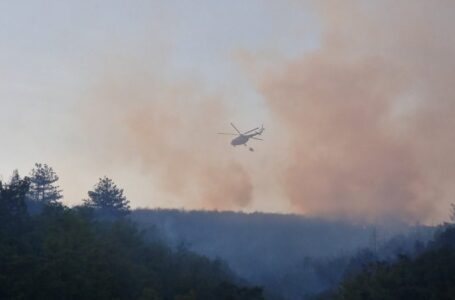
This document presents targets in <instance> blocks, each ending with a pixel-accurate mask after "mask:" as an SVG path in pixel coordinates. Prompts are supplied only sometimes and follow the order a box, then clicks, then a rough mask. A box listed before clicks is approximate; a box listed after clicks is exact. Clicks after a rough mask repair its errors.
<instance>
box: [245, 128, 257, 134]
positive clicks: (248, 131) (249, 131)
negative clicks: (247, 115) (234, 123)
mask: <svg viewBox="0 0 455 300" xmlns="http://www.w3.org/2000/svg"><path fill="white" fill-rule="evenodd" d="M258 129H259V127H256V128H254V129H251V130H248V131H247V132H245V133H244V134H248V133H250V132H253V131H255V130H258Z"/></svg>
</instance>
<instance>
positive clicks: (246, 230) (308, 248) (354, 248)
mask: <svg viewBox="0 0 455 300" xmlns="http://www.w3.org/2000/svg"><path fill="white" fill-rule="evenodd" d="M132 218H133V219H134V220H135V221H136V222H137V223H138V224H139V225H140V226H141V227H142V228H155V229H156V230H157V231H158V232H160V233H161V235H162V238H163V239H165V240H166V241H167V242H168V243H169V244H171V245H173V246H174V247H177V246H178V245H180V246H181V245H184V246H185V247H187V248H189V249H190V250H192V251H195V252H197V253H200V254H203V255H206V256H208V257H211V258H217V257H219V258H221V259H223V260H225V261H226V262H228V264H229V266H230V267H231V268H232V269H233V270H234V271H235V272H236V273H238V274H239V275H240V276H242V277H243V278H245V279H247V280H249V281H250V282H252V283H254V284H260V285H263V286H265V287H266V288H267V287H268V288H269V290H273V291H275V292H277V293H278V294H280V295H281V296H283V295H286V298H287V299H299V298H298V297H300V296H302V297H303V295H304V294H306V293H310V294H311V293H316V292H319V291H322V290H324V289H327V288H329V287H331V285H332V284H334V283H335V282H336V281H337V280H339V279H340V278H339V277H341V275H342V272H343V271H344V268H345V267H346V264H347V261H348V258H349V257H350V256H352V255H353V254H354V253H356V252H358V251H359V250H360V249H364V248H373V247H379V246H380V245H384V244H386V241H389V240H390V239H391V238H392V237H394V239H395V240H396V242H394V244H393V245H395V248H397V249H401V248H403V249H404V248H406V247H407V246H406V245H408V244H412V243H411V242H408V240H409V239H411V240H414V239H421V240H428V239H429V237H430V236H431V230H427V229H425V227H419V228H418V229H417V228H415V227H411V226H407V225H404V224H388V225H387V226H385V225H384V226H377V227H375V226H372V225H364V224H353V223H349V222H341V221H327V220H324V219H320V218H309V217H304V216H299V215H285V214H272V213H238V212H218V211H183V210H172V209H153V210H149V209H138V210H135V211H134V212H133V213H132ZM398 234H402V236H397V235H398ZM393 251H395V250H393ZM393 251H392V252H393ZM400 251H401V250H400ZM341 258H343V259H342V260H340V259H341ZM335 267H336V268H338V269H337V270H333V272H326V270H325V269H324V268H326V269H327V268H332V269H333V268H335ZM322 269H324V270H322ZM326 273H329V274H326ZM330 273H333V274H330ZM334 276H335V277H334ZM300 299H301V297H300Z"/></svg>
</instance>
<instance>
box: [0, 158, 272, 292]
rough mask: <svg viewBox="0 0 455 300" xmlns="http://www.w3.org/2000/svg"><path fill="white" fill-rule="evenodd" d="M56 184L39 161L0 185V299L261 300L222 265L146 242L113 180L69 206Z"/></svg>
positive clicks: (156, 241) (255, 289)
mask: <svg viewBox="0 0 455 300" xmlns="http://www.w3.org/2000/svg"><path fill="white" fill-rule="evenodd" d="M57 181H58V176H57V175H56V174H55V172H54V171H53V169H52V168H51V167H49V166H47V165H45V164H36V165H35V168H34V169H33V170H32V172H31V173H30V176H29V177H24V178H21V177H20V176H19V174H18V172H17V171H16V172H14V174H13V176H12V178H11V179H10V180H9V181H8V182H1V181H0V223H1V226H0V299H144V300H145V299H154V300H158V299H161V300H168V299H169V300H194V299H225V300H228V299H229V300H231V299H232V300H235V299H238V300H249V299H264V297H263V294H262V289H261V288H259V287H251V286H248V285H247V284H246V283H245V282H244V281H242V280H241V279H239V278H238V277H237V276H236V275H235V274H234V273H233V272H232V271H231V270H230V269H229V268H228V266H227V265H226V264H225V263H224V262H223V261H221V260H211V259H208V258H207V257H204V256H201V255H197V254H195V253H193V252H191V251H189V250H188V249H186V248H185V247H179V248H178V249H172V248H170V247H169V246H167V245H166V244H165V243H164V242H162V241H160V240H159V239H145V237H144V232H143V231H141V230H139V229H138V227H137V226H136V225H135V224H134V223H133V222H132V221H131V220H130V218H129V217H128V214H129V212H130V207H129V202H128V200H127V199H126V197H125V196H124V194H123V190H122V189H120V188H119V187H117V185H116V184H115V183H114V182H113V181H112V180H111V179H109V178H107V177H103V178H100V180H99V182H98V183H97V184H96V185H95V186H94V188H93V189H92V190H91V191H89V192H88V197H87V199H85V200H84V201H83V204H82V205H79V206H75V207H71V208H70V207H67V206H65V205H63V204H62V203H61V202H60V199H61V198H62V190H61V189H60V188H59V187H58V185H57Z"/></svg>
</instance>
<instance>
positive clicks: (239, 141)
mask: <svg viewBox="0 0 455 300" xmlns="http://www.w3.org/2000/svg"><path fill="white" fill-rule="evenodd" d="M249 139H250V136H248V135H243V134H242V135H239V136H238V137H236V138H235V139H233V140H232V141H231V145H232V146H234V147H235V146H239V145H245V144H246V143H247V142H248V141H249Z"/></svg>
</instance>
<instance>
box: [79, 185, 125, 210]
mask: <svg viewBox="0 0 455 300" xmlns="http://www.w3.org/2000/svg"><path fill="white" fill-rule="evenodd" d="M88 196H89V199H85V200H84V203H85V205H87V206H89V207H93V208H95V209H98V210H101V211H102V212H103V213H107V214H109V215H111V216H116V217H120V216H125V215H127V214H129V212H130V206H129V201H128V200H127V199H126V197H125V196H124V195H123V189H119V188H118V187H117V185H116V184H115V183H114V182H113V181H112V179H110V178H108V177H103V178H100V179H99V182H98V183H97V184H96V185H95V186H94V189H93V191H89V192H88Z"/></svg>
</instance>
